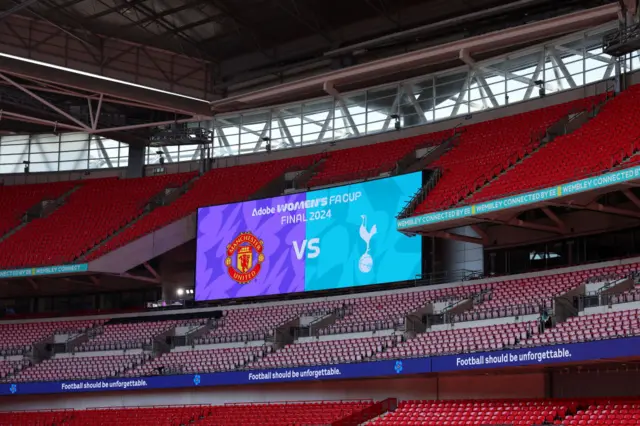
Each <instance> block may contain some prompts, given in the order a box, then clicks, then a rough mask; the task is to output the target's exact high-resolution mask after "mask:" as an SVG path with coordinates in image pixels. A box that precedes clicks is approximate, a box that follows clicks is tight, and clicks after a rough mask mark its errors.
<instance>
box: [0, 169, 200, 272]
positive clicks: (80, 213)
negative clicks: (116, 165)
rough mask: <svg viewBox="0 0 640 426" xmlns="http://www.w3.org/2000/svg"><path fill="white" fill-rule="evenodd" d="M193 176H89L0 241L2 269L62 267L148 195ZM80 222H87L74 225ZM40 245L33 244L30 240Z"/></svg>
mask: <svg viewBox="0 0 640 426" xmlns="http://www.w3.org/2000/svg"><path fill="white" fill-rule="evenodd" d="M194 176H195V175H194V174H193V173H182V174H172V175H161V176H154V177H148V178H140V179H122V180H121V179H111V178H106V179H91V180H86V181H82V182H78V187H77V189H76V190H75V191H73V193H71V194H70V195H69V196H68V197H67V199H66V200H65V202H64V203H63V204H62V205H61V206H60V207H58V208H57V209H56V210H54V211H53V212H52V213H51V214H50V215H48V216H46V217H44V218H39V219H35V220H33V221H32V222H30V223H29V224H28V225H27V226H26V227H24V228H22V229H20V230H18V231H17V232H15V233H14V234H13V235H11V236H10V237H9V238H7V239H6V240H5V241H3V243H2V244H0V259H2V266H3V267H4V268H20V267H28V266H40V265H64V264H67V263H71V262H73V261H74V260H76V259H78V258H80V257H81V256H83V255H84V254H86V253H87V252H88V251H89V250H91V249H92V248H94V247H95V246H96V245H98V244H100V243H102V242H103V241H104V240H105V239H106V238H108V237H109V236H111V235H113V234H114V233H116V232H117V231H119V230H120V229H121V228H122V227H124V226H126V225H128V224H130V223H131V222H132V221H134V220H136V219H137V218H139V217H140V216H142V215H143V213H144V209H145V206H146V205H147V204H148V203H149V202H150V201H151V199H152V197H154V196H156V195H158V194H160V193H161V192H162V191H163V190H165V189H167V188H176V187H179V186H181V185H183V184H184V183H186V182H187V181H188V180H189V179H192V178H193V177H194ZM79 223H91V226H86V227H82V228H81V229H79V228H78V224H79ZM34 240H37V241H38V242H39V243H38V244H36V245H34V244H33V241H34Z"/></svg>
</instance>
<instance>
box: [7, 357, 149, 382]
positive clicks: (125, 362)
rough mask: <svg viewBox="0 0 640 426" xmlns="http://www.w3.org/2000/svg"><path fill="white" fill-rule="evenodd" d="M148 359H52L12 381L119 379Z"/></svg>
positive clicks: (25, 371)
mask: <svg viewBox="0 0 640 426" xmlns="http://www.w3.org/2000/svg"><path fill="white" fill-rule="evenodd" d="M147 358H148V355H144V354H135V355H108V356H94V357H91V356H90V357H79V356H76V357H70V358H50V359H45V360H44V361H42V362H41V363H38V364H34V365H33V366H32V367H30V368H26V369H24V370H22V371H21V372H20V373H18V374H16V375H15V376H13V377H12V378H11V381H14V382H48V381H54V380H79V379H101V378H105V377H119V376H122V375H123V374H124V372H125V371H127V370H128V369H131V368H134V367H136V366H137V365H139V364H141V363H142V362H144V361H145V360H146V359H147Z"/></svg>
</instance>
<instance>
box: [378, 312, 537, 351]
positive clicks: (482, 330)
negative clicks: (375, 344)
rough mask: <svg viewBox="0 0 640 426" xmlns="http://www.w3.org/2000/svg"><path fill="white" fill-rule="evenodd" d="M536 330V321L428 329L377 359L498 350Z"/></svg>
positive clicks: (509, 345)
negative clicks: (441, 329)
mask: <svg viewBox="0 0 640 426" xmlns="http://www.w3.org/2000/svg"><path fill="white" fill-rule="evenodd" d="M538 331H539V330H538V323H537V322H536V321H529V322H521V323H515V324H513V323H512V324H499V325H491V326H486V327H471V328H455V329H451V330H444V331H427V332H426V333H422V334H419V335H418V336H417V337H416V338H415V339H410V340H408V341H406V342H404V343H401V344H399V345H397V346H396V347H394V348H392V349H391V350H389V351H387V352H385V353H383V354H381V355H380V358H384V359H394V358H407V357H418V356H425V355H446V354H453V353H467V352H479V351H494V350H500V349H504V348H507V347H513V346H515V345H516V344H517V343H518V342H519V341H524V340H526V339H527V338H528V337H529V336H531V335H535V334H538Z"/></svg>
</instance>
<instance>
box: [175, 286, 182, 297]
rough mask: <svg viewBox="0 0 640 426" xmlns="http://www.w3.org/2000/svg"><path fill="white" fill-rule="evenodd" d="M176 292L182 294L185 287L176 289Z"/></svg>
mask: <svg viewBox="0 0 640 426" xmlns="http://www.w3.org/2000/svg"><path fill="white" fill-rule="evenodd" d="M176 294H177V295H178V296H182V295H183V294H184V289H183V288H179V289H178V290H176Z"/></svg>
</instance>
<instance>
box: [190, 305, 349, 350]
mask: <svg viewBox="0 0 640 426" xmlns="http://www.w3.org/2000/svg"><path fill="white" fill-rule="evenodd" d="M342 304H343V302H342V301H339V300H333V301H327V302H317V303H307V304H302V303H299V304H290V305H275V306H268V307H263V308H248V309H238V310H229V311H224V313H225V315H224V317H223V318H221V319H219V320H218V321H216V327H215V328H213V329H212V330H211V331H210V332H209V333H208V334H206V335H205V336H202V337H201V338H199V339H198V340H197V342H198V343H199V344H209V343H224V342H237V341H247V340H263V339H265V338H266V337H267V336H268V335H269V333H270V332H271V331H272V330H273V329H274V328H275V327H277V326H278V325H280V324H283V323H285V322H287V321H290V320H292V319H295V318H297V317H299V316H301V315H304V314H307V315H312V314H316V315H324V314H327V313H329V312H332V311H333V310H335V309H337V308H338V307H340V306H341V305H342Z"/></svg>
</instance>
